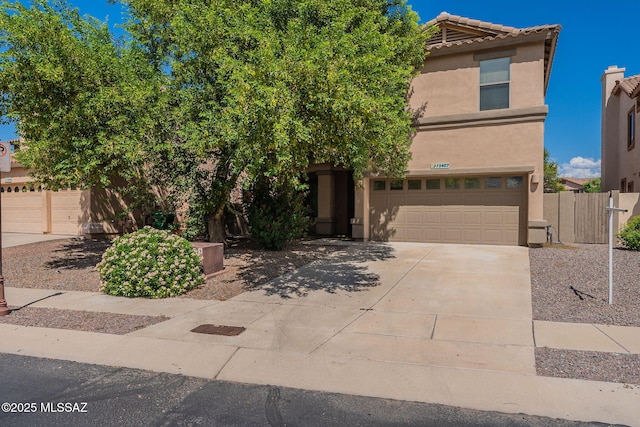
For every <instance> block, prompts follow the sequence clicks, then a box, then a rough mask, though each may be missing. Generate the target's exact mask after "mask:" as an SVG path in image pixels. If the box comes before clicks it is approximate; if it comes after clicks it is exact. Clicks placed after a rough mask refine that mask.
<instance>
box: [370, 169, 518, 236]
mask: <svg viewBox="0 0 640 427" xmlns="http://www.w3.org/2000/svg"><path fill="white" fill-rule="evenodd" d="M524 183H525V178H524V176H487V177H449V178H410V179H404V180H392V179H381V180H377V179H374V180H372V183H371V192H370V194H371V199H370V211H371V218H370V220H371V229H370V232H371V238H372V239H373V240H382V241H403V242H435V243H482V244H495V245H518V244H521V245H524V244H526V239H527V236H526V230H527V227H526V221H527V193H526V189H525V185H524Z"/></svg>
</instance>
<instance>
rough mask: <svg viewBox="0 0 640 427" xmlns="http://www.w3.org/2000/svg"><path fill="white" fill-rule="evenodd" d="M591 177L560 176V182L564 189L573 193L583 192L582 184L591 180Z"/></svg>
mask: <svg viewBox="0 0 640 427" xmlns="http://www.w3.org/2000/svg"><path fill="white" fill-rule="evenodd" d="M592 179H593V178H567V177H560V184H562V185H563V186H564V191H571V192H574V193H584V188H583V185H585V184H586V183H587V182H589V181H591V180H592Z"/></svg>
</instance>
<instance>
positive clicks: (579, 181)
mask: <svg viewBox="0 0 640 427" xmlns="http://www.w3.org/2000/svg"><path fill="white" fill-rule="evenodd" d="M593 179H594V178H569V177H561V178H560V180H561V181H563V182H569V183H572V184H575V185H579V186H582V185H584V184H586V183H587V182H589V181H591V180H593Z"/></svg>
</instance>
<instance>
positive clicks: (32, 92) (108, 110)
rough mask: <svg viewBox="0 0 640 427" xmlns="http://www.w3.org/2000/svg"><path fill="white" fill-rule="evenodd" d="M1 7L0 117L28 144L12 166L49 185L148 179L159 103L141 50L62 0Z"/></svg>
mask: <svg viewBox="0 0 640 427" xmlns="http://www.w3.org/2000/svg"><path fill="white" fill-rule="evenodd" d="M0 5H1V8H0V92H1V94H2V98H1V99H0V113H1V115H2V117H3V120H5V121H13V122H15V123H16V124H17V129H18V131H19V133H20V135H21V136H22V137H23V138H24V139H25V140H26V142H27V148H26V149H22V150H19V151H18V153H17V156H18V158H19V160H20V161H21V162H22V163H23V164H24V165H25V166H27V167H28V168H30V169H32V171H33V175H34V176H35V178H37V179H38V180H39V181H40V182H42V183H44V184H45V185H47V186H48V187H50V188H55V187H59V186H66V185H74V186H80V187H89V186H104V187H106V186H111V187H114V186H115V187H117V188H119V189H120V190H121V191H124V190H132V189H133V188H134V187H135V186H134V185H132V184H133V183H142V182H145V181H147V173H146V172H147V170H146V169H147V164H146V163H145V158H146V152H147V151H148V149H149V147H150V146H153V145H152V144H149V140H148V138H149V136H151V135H154V133H155V132H153V131H152V130H153V128H154V127H155V122H156V120H154V119H152V118H153V114H151V112H152V111H154V110H156V109H157V108H161V106H162V104H163V103H162V100H161V96H160V95H161V92H160V91H159V90H158V89H159V87H160V84H161V82H160V81H159V78H160V77H161V76H160V75H158V74H157V73H155V71H154V69H153V67H151V66H150V65H149V64H148V61H147V59H146V58H145V57H144V56H143V55H142V52H141V51H140V50H136V49H131V47H130V46H128V45H127V44H126V43H124V42H123V41H120V40H116V39H115V38H114V37H113V35H112V34H111V33H110V31H109V28H108V26H107V25H106V24H105V23H102V22H100V21H98V20H95V19H93V18H90V17H81V16H80V15H79V14H78V11H77V10H75V9H73V8H70V7H69V6H68V5H66V4H65V3H63V2H58V1H53V2H46V1H43V0H36V1H34V2H33V4H32V5H31V7H27V6H24V5H23V4H21V3H20V2H6V1H2V2H1V3H0ZM124 182H127V184H126V185H121V184H122V183H124ZM146 187H147V188H148V186H146ZM137 195H138V196H140V194H137Z"/></svg>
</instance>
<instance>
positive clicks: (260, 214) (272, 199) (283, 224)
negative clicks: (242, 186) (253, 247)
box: [243, 180, 309, 250]
mask: <svg viewBox="0 0 640 427" xmlns="http://www.w3.org/2000/svg"><path fill="white" fill-rule="evenodd" d="M304 196H305V195H304V193H303V192H301V191H298V190H296V189H295V188H291V187H289V186H277V185H275V184H274V183H273V182H270V181H267V180H261V181H258V182H256V183H253V185H251V186H250V187H249V188H248V189H246V190H245V191H244V194H243V206H244V209H245V213H246V215H247V220H248V221H249V227H250V228H251V238H252V239H253V240H254V241H255V242H257V243H258V244H259V245H260V246H262V247H264V248H265V249H269V250H282V249H284V247H285V246H286V245H287V243H289V242H290V241H291V240H292V239H294V238H296V237H301V236H303V235H304V233H305V232H306V231H307V228H308V227H309V211H308V209H307V208H306V206H305V204H304V199H305V198H304Z"/></svg>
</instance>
